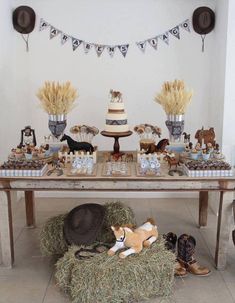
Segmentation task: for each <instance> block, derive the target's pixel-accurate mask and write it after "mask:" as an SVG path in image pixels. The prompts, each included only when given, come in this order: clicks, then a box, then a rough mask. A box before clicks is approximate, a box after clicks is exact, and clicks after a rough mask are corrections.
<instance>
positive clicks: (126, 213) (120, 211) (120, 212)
mask: <svg viewBox="0 0 235 303" xmlns="http://www.w3.org/2000/svg"><path fill="white" fill-rule="evenodd" d="M104 207H105V216H104V222H103V225H102V228H101V231H100V232H99V234H98V235H97V239H96V240H97V241H100V242H104V243H113V242H114V241H115V237H114V234H113V231H112V230H111V228H110V227H111V226H112V225H120V226H121V225H125V224H133V225H135V224H136V221H135V215H134V212H133V210H132V209H131V208H130V207H129V206H127V205H125V204H123V203H122V202H120V201H117V202H108V203H105V204H104Z"/></svg>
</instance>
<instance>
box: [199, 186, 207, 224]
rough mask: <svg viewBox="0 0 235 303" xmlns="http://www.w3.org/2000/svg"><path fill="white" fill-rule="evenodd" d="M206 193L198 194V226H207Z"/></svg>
mask: <svg viewBox="0 0 235 303" xmlns="http://www.w3.org/2000/svg"><path fill="white" fill-rule="evenodd" d="M207 212H208V191H200V192H199V226H200V227H202V226H206V225H207Z"/></svg>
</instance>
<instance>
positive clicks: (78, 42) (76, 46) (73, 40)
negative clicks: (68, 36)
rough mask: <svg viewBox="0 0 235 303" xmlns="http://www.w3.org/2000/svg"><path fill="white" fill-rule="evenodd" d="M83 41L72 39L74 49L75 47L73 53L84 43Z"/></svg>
mask: <svg viewBox="0 0 235 303" xmlns="http://www.w3.org/2000/svg"><path fill="white" fill-rule="evenodd" d="M82 42H83V41H82V40H79V39H76V38H73V37H72V47H73V51H75V50H76V49H77V48H78V47H79V45H80V44H81V43H82Z"/></svg>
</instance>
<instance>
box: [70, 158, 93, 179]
mask: <svg viewBox="0 0 235 303" xmlns="http://www.w3.org/2000/svg"><path fill="white" fill-rule="evenodd" d="M94 170H95V163H94V160H93V158H92V157H89V156H83V157H76V158H75V159H74V161H73V163H72V168H71V170H70V172H69V175H88V176H89V175H93V174H94Z"/></svg>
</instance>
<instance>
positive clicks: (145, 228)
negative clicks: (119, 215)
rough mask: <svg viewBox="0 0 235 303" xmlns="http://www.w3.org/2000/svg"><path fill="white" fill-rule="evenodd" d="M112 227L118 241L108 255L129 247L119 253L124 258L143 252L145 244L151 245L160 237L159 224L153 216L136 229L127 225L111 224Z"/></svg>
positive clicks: (146, 245)
mask: <svg viewBox="0 0 235 303" xmlns="http://www.w3.org/2000/svg"><path fill="white" fill-rule="evenodd" d="M111 229H112V230H113V232H114V235H115V237H116V243H115V245H114V246H113V247H112V248H110V249H109V250H108V255H109V256H113V255H114V254H115V253H116V251H118V250H120V249H123V248H125V247H128V248H129V249H127V250H125V251H123V252H121V253H120V254H119V257H120V258H122V259H124V258H126V257H127V256H129V255H131V254H136V253H139V252H141V250H142V249H143V246H144V247H150V245H151V244H152V243H153V242H155V241H156V240H157V238H158V230H157V226H156V224H155V222H154V220H153V219H151V218H150V219H147V221H146V222H145V223H144V224H143V225H141V226H140V227H138V228H136V229H134V230H133V229H131V228H130V227H127V226H122V227H120V226H111Z"/></svg>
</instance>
